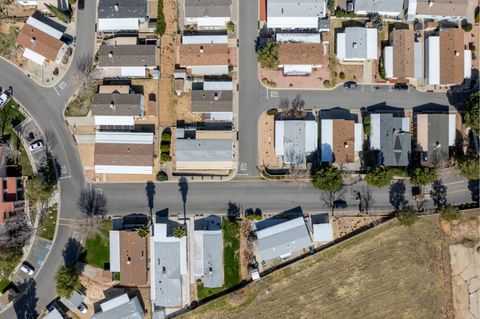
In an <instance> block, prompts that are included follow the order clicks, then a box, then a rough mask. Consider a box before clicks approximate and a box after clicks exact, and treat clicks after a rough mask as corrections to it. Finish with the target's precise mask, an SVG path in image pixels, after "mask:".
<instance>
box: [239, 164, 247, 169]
mask: <svg viewBox="0 0 480 319" xmlns="http://www.w3.org/2000/svg"><path fill="white" fill-rule="evenodd" d="M240 170H241V171H246V170H247V163H240Z"/></svg>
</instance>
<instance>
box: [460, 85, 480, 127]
mask: <svg viewBox="0 0 480 319" xmlns="http://www.w3.org/2000/svg"><path fill="white" fill-rule="evenodd" d="M463 119H464V121H465V124H467V125H468V126H470V128H471V129H472V130H473V131H474V132H475V134H477V135H479V134H480V92H475V93H471V94H470V96H469V97H468V100H467V101H466V102H465V115H464V116H463Z"/></svg>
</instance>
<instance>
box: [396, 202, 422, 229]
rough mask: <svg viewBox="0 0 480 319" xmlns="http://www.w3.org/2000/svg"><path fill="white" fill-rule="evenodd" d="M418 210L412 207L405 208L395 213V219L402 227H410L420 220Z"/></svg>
mask: <svg viewBox="0 0 480 319" xmlns="http://www.w3.org/2000/svg"><path fill="white" fill-rule="evenodd" d="M419 215H420V214H419V212H418V210H416V209H414V208H413V207H412V206H406V207H405V208H403V209H401V210H399V211H398V212H397V213H396V215H395V216H396V217H397V219H398V221H399V222H400V224H402V225H403V226H411V225H413V224H415V222H416V221H417V220H418V219H419V218H420V216H419Z"/></svg>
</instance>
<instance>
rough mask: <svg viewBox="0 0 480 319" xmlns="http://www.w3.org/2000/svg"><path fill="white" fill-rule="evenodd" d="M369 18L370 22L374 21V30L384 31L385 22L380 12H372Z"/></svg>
mask: <svg viewBox="0 0 480 319" xmlns="http://www.w3.org/2000/svg"><path fill="white" fill-rule="evenodd" d="M367 16H368V18H369V19H370V21H372V26H373V27H374V28H377V29H378V30H382V29H383V20H382V17H381V16H380V14H378V12H370V13H368V14H367Z"/></svg>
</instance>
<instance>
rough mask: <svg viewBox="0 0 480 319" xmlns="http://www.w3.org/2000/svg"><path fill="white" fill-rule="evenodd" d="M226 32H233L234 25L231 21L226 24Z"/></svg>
mask: <svg viewBox="0 0 480 319" xmlns="http://www.w3.org/2000/svg"><path fill="white" fill-rule="evenodd" d="M227 31H228V32H233V31H235V24H234V23H233V22H232V21H228V23H227Z"/></svg>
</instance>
